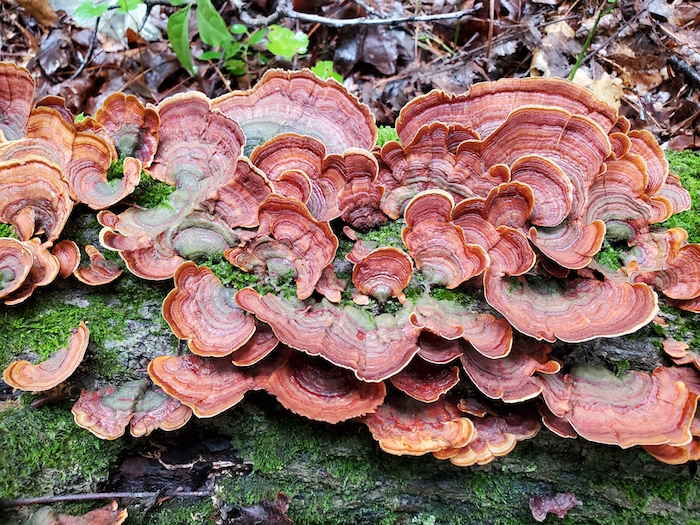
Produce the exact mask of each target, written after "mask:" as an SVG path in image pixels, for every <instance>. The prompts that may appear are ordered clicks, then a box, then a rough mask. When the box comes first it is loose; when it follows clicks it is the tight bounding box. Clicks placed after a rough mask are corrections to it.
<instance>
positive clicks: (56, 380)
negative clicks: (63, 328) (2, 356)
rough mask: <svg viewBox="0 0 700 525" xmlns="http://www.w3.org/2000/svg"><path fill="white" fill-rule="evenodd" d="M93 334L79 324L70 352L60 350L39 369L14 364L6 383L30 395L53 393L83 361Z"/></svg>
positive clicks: (16, 362) (24, 363)
mask: <svg viewBox="0 0 700 525" xmlns="http://www.w3.org/2000/svg"><path fill="white" fill-rule="evenodd" d="M89 336H90V331H89V330H88V329H87V327H86V326H85V323H83V322H82V321H80V324H79V325H78V328H77V329H75V330H74V331H73V333H72V334H71V336H70V339H69V340H68V348H61V349H60V350H57V351H56V352H54V354H53V355H52V356H51V357H49V358H48V359H46V360H44V361H42V362H41V363H38V364H36V365H33V364H31V363H30V362H29V361H14V362H13V363H11V364H10V365H9V366H8V367H7V368H5V370H4V371H3V373H2V377H3V379H4V380H5V383H7V384H8V385H10V386H11V387H12V388H18V389H20V390H26V391H29V392H43V391H44V390H50V389H52V388H53V387H55V386H58V385H59V384H61V383H63V382H64V381H65V380H66V379H68V378H69V377H70V376H71V375H72V374H73V372H75V369H76V368H78V365H80V363H81V362H82V360H83V356H84V355H85V350H86V349H87V346H88V340H89Z"/></svg>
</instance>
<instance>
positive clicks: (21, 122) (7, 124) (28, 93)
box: [0, 62, 34, 142]
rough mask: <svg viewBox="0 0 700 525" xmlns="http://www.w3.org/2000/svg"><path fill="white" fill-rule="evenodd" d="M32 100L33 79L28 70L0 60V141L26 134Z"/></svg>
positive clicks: (14, 138)
mask: <svg viewBox="0 0 700 525" xmlns="http://www.w3.org/2000/svg"><path fill="white" fill-rule="evenodd" d="M32 102H34V79H33V78H32V75H31V74H30V73H29V71H27V70H26V69H25V68H23V67H17V65H15V64H14V63H12V62H0V142H2V141H3V140H17V139H19V138H21V137H23V136H24V135H25V134H26V132H27V121H28V120H29V112H30V111H31V110H32Z"/></svg>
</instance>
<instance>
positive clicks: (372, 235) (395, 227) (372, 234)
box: [358, 219, 406, 251]
mask: <svg viewBox="0 0 700 525" xmlns="http://www.w3.org/2000/svg"><path fill="white" fill-rule="evenodd" d="M404 226H406V223H405V222H404V221H403V219H399V220H397V221H388V222H387V223H385V224H383V225H382V226H380V227H379V228H375V229H373V230H369V231H367V232H365V233H358V237H359V238H360V240H362V241H365V242H368V243H374V244H376V246H375V248H382V247H387V246H389V247H394V248H398V249H399V250H404V251H406V246H405V245H404V243H403V240H402V239H401V230H402V229H403V227H404Z"/></svg>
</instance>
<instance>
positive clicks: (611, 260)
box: [594, 244, 624, 271]
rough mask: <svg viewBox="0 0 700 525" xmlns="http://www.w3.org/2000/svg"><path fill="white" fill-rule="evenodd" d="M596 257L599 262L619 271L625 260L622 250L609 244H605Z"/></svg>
mask: <svg viewBox="0 0 700 525" xmlns="http://www.w3.org/2000/svg"><path fill="white" fill-rule="evenodd" d="M594 259H595V262H597V263H598V264H600V265H602V266H605V267H607V268H610V269H611V270H613V271H617V270H619V269H620V268H622V266H624V261H623V259H622V256H621V254H620V252H618V251H617V250H615V249H614V248H613V247H612V246H610V245H609V244H606V245H604V246H603V249H602V250H600V251H599V252H598V253H597V254H596V255H595V257H594Z"/></svg>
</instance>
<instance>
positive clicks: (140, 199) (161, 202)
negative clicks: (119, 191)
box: [131, 171, 176, 208]
mask: <svg viewBox="0 0 700 525" xmlns="http://www.w3.org/2000/svg"><path fill="white" fill-rule="evenodd" d="M175 190H176V188H175V186H171V185H170V184H166V183H164V182H161V181H159V180H156V179H154V178H153V177H151V176H150V175H148V174H147V173H146V172H145V171H142V172H141V180H140V181H139V185H138V186H136V189H135V190H134V193H133V194H132V195H131V200H132V201H133V203H134V204H136V205H137V206H141V207H143V208H155V207H156V206H167V207H171V206H170V203H169V202H168V195H170V194H171V193H172V192H174V191H175Z"/></svg>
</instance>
